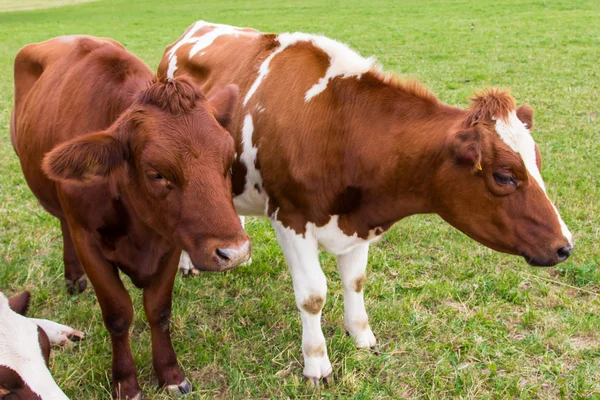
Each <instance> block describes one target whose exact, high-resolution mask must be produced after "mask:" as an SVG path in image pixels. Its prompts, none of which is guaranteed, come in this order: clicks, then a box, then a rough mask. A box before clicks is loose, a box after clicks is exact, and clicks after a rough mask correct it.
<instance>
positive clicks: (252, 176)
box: [233, 114, 267, 215]
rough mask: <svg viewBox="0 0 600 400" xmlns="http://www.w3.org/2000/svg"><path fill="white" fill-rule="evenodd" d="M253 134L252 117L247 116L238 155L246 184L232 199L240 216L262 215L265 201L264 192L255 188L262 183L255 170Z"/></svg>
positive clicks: (255, 152) (256, 150)
mask: <svg viewBox="0 0 600 400" xmlns="http://www.w3.org/2000/svg"><path fill="white" fill-rule="evenodd" d="M253 133H254V124H253V121H252V115H251V114H248V115H246V117H245V118H244V125H243V126H242V154H240V161H241V162H243V163H244V165H245V166H246V184H245V186H244V191H243V192H242V193H241V194H240V195H239V196H236V197H235V198H234V199H233V204H234V205H235V209H236V211H237V212H238V213H239V214H242V215H264V210H265V203H266V201H267V195H266V194H265V192H264V190H261V191H260V192H259V191H258V190H256V188H255V185H258V187H260V188H262V183H263V182H262V176H261V175H260V172H259V171H258V170H257V169H256V155H257V153H258V149H257V148H256V147H254V146H253V145H252V134H253Z"/></svg>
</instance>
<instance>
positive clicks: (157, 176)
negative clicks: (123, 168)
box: [148, 172, 164, 181]
mask: <svg viewBox="0 0 600 400" xmlns="http://www.w3.org/2000/svg"><path fill="white" fill-rule="evenodd" d="M148 179H150V180H151V181H160V180H161V179H164V178H163V176H162V175H161V174H159V173H157V172H154V173H151V174H148Z"/></svg>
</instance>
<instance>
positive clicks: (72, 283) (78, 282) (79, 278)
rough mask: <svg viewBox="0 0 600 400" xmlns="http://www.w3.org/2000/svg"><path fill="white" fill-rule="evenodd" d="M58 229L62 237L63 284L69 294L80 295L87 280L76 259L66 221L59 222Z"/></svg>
mask: <svg viewBox="0 0 600 400" xmlns="http://www.w3.org/2000/svg"><path fill="white" fill-rule="evenodd" d="M60 229H61V230H62V235H63V261H64V263H65V284H66V286H67V290H68V291H69V294H77V293H81V292H83V291H84V290H85V288H86V287H87V279H86V278H85V272H84V271H83V267H82V266H81V263H80V262H79V259H78V258H77V253H76V252H75V246H74V245H73V240H72V239H71V232H69V227H68V226H67V221H65V220H62V219H61V220H60Z"/></svg>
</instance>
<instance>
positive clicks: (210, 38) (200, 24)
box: [167, 21, 257, 78]
mask: <svg viewBox="0 0 600 400" xmlns="http://www.w3.org/2000/svg"><path fill="white" fill-rule="evenodd" d="M205 27H212V28H214V29H213V30H211V31H208V32H206V33H205V34H203V35H200V36H194V35H195V34H196V33H197V32H198V31H199V30H200V29H202V28H205ZM256 34H257V33H254V32H249V31H244V30H243V28H237V27H234V26H229V25H223V24H212V23H210V22H206V21H197V22H196V23H194V26H192V27H191V28H190V29H189V30H188V31H187V32H186V33H185V35H184V36H183V37H182V38H181V40H179V41H178V42H177V43H175V45H173V47H172V48H171V50H169V53H168V54H169V56H168V57H169V68H168V70H167V77H168V78H173V76H174V74H175V71H176V70H177V56H176V55H175V54H176V53H177V50H179V48H180V47H181V46H183V45H185V44H194V45H193V46H192V48H191V49H190V52H189V58H192V57H193V56H194V55H196V54H197V53H198V52H199V51H200V50H203V49H205V48H207V47H208V46H210V45H211V44H212V43H213V42H214V41H215V39H216V38H218V37H219V36H223V35H234V36H238V35H256ZM203 54H204V52H202V53H200V55H203Z"/></svg>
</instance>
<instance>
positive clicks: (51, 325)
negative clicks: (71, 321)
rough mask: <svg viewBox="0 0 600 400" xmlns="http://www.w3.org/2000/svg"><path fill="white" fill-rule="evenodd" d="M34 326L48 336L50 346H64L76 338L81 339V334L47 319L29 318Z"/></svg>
mask: <svg viewBox="0 0 600 400" xmlns="http://www.w3.org/2000/svg"><path fill="white" fill-rule="evenodd" d="M29 320H30V321H32V322H33V323H34V324H36V325H37V326H39V327H40V328H42V329H43V330H44V332H46V335H48V340H50V343H51V344H55V345H64V344H69V343H71V339H73V338H75V337H77V338H79V339H83V333H81V332H80V331H78V330H75V329H73V328H71V327H69V326H66V325H62V324H59V323H56V322H54V321H49V320H47V319H38V318H29Z"/></svg>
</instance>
